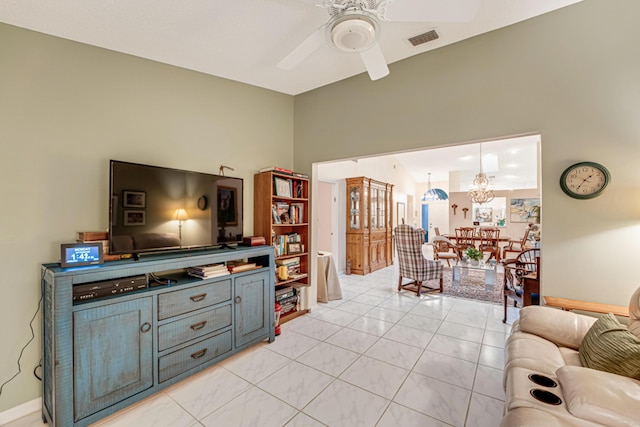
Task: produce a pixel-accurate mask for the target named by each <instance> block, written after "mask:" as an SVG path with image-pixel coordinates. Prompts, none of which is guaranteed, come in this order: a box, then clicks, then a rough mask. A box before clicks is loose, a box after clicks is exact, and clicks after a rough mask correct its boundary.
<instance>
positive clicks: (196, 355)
mask: <svg viewBox="0 0 640 427" xmlns="http://www.w3.org/2000/svg"><path fill="white" fill-rule="evenodd" d="M205 354H207V349H206V348H203V349H202V350H200V351H196V352H195V353H193V354H192V355H191V358H192V359H200V358H201V357H202V356H204V355H205Z"/></svg>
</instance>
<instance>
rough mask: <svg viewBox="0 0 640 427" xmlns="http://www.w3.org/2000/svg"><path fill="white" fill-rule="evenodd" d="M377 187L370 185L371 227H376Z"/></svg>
mask: <svg viewBox="0 0 640 427" xmlns="http://www.w3.org/2000/svg"><path fill="white" fill-rule="evenodd" d="M378 203H379V200H378V189H377V188H375V187H371V229H372V230H373V229H374V228H377V227H378V209H379V207H378Z"/></svg>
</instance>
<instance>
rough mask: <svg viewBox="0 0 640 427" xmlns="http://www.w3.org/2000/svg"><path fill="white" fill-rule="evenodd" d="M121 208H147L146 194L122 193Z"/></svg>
mask: <svg viewBox="0 0 640 427" xmlns="http://www.w3.org/2000/svg"><path fill="white" fill-rule="evenodd" d="M122 206H123V207H125V208H145V207H146V206H147V193H145V192H144V191H129V190H124V191H123V192H122Z"/></svg>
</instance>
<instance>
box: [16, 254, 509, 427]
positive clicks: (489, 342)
mask: <svg viewBox="0 0 640 427" xmlns="http://www.w3.org/2000/svg"><path fill="white" fill-rule="evenodd" d="M396 274H397V273H396V272H395V271H394V267H393V266H392V267H389V268H386V269H383V270H380V271H377V272H374V273H371V274H369V275H367V276H357V275H350V276H345V275H340V282H341V287H342V291H343V292H342V293H343V299H342V300H338V301H331V302H329V303H328V304H319V305H318V307H317V308H315V309H314V310H312V312H311V313H309V314H307V315H305V316H302V317H299V318H296V319H294V320H292V321H290V322H288V323H286V324H284V325H282V334H281V335H280V336H279V337H277V338H276V341H275V342H274V343H271V344H269V343H267V342H263V343H260V344H258V345H256V346H253V347H251V348H249V349H247V350H245V351H243V352H242V353H239V354H237V355H235V356H233V357H231V358H229V359H227V360H225V361H223V362H221V363H219V364H217V365H216V366H214V367H211V368H209V369H207V370H205V371H203V372H200V373H198V374H196V375H194V376H193V377H191V378H188V379H186V380H184V381H182V382H180V383H178V384H175V385H173V386H171V387H169V388H168V389H166V390H164V391H162V392H160V393H158V394H156V395H154V396H152V397H150V398H148V399H146V400H144V401H142V402H140V403H138V404H136V405H133V406H132V407H130V408H127V409H125V410H123V411H121V412H119V413H116V414H114V415H112V416H110V417H108V418H105V419H104V420H102V421H100V422H98V423H96V424H94V427H120V426H136V427H165V426H166V427H176V426H184V427H213V426H229V427H236V426H251V427H254V426H261V427H262V426H286V427H297V426H349V427H351V426H377V427H386V426H402V427H404V426H427V427H431V426H433V427H444V426H465V427H474V426H482V427H492V426H497V425H498V424H499V422H500V419H501V418H502V413H503V406H504V398H505V396H504V391H503V389H502V369H503V366H504V355H503V352H504V342H505V339H506V337H507V335H508V333H509V330H510V327H511V326H510V325H511V324H512V323H513V320H515V319H516V318H517V317H518V309H515V308H513V307H511V306H510V307H509V310H508V317H509V321H508V323H507V324H506V325H505V324H503V323H502V313H503V307H502V305H497V304H491V303H486V302H479V301H472V300H465V299H458V298H453V297H448V296H443V295H440V294H434V293H429V294H426V295H423V296H421V297H420V298H418V297H417V296H416V295H415V293H411V292H408V291H402V292H397V291H396V286H397V276H396ZM35 426H38V427H40V426H43V424H42V422H41V420H40V414H39V413H33V414H30V415H29V416H27V417H24V418H22V419H19V420H16V421H13V422H11V423H9V424H8V425H7V427H35Z"/></svg>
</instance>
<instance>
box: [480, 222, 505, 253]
mask: <svg viewBox="0 0 640 427" xmlns="http://www.w3.org/2000/svg"><path fill="white" fill-rule="evenodd" d="M478 249H479V250H480V252H482V253H483V255H484V252H489V253H490V255H489V258H487V259H491V258H494V259H495V260H496V261H500V249H501V248H500V229H499V228H487V227H483V228H481V229H480V246H479V247H478Z"/></svg>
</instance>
